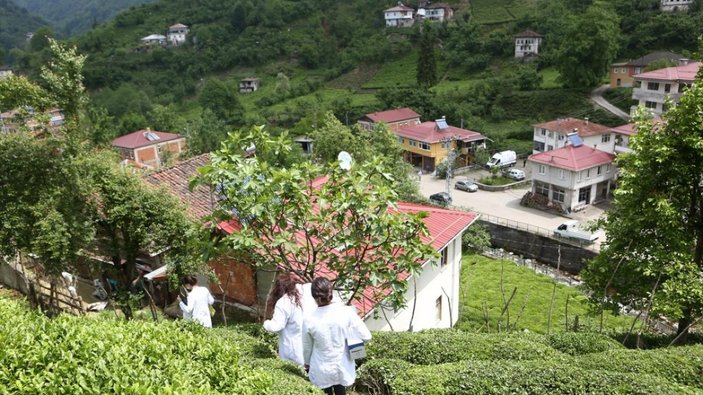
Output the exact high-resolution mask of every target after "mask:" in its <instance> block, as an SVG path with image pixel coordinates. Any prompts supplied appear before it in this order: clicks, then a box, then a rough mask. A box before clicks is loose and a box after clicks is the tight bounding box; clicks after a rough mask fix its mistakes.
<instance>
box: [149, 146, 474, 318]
mask: <svg viewBox="0 0 703 395" xmlns="http://www.w3.org/2000/svg"><path fill="white" fill-rule="evenodd" d="M209 161H210V158H209V155H208V154H205V155H200V156H197V157H194V158H191V159H189V160H187V161H183V162H180V163H178V164H176V165H175V166H172V167H169V168H164V169H161V170H158V171H156V172H154V173H151V174H149V175H147V176H145V180H146V182H147V183H149V184H151V185H153V186H154V187H158V188H165V190H167V191H168V192H169V193H172V194H174V195H175V196H176V197H178V199H179V200H180V201H181V202H183V203H184V204H185V206H186V207H187V213H188V215H189V216H190V217H191V218H193V219H194V220H200V219H201V218H202V217H204V216H206V215H207V214H210V213H211V212H212V209H213V206H214V205H215V204H217V201H216V199H214V197H213V194H212V193H211V191H210V190H209V189H208V188H205V187H202V186H200V187H198V188H196V189H194V190H193V191H191V190H190V189H188V183H189V180H190V179H191V178H192V177H194V176H195V175H197V168H198V167H200V166H203V165H206V164H208V163H209ZM323 182H325V178H319V179H316V180H314V181H313V182H312V186H313V187H317V186H319V185H320V184H321V183H323ZM397 211H398V212H400V213H417V212H419V211H424V212H427V213H428V215H427V216H426V217H425V218H423V221H424V223H425V225H426V226H427V229H428V231H429V232H428V235H426V236H422V241H423V242H425V243H427V244H430V245H432V247H433V248H434V249H435V250H436V251H437V252H438V255H439V258H438V259H434V260H429V261H427V262H424V264H423V271H422V272H421V273H420V274H419V275H418V276H417V277H416V278H412V277H408V275H407V274H401V276H402V277H404V279H405V280H407V281H409V288H408V291H407V294H406V295H405V296H406V300H407V301H408V304H407V306H408V307H407V308H406V309H403V310H400V311H392V310H384V307H383V305H382V303H381V302H382V300H377V299H376V298H375V297H374V295H375V294H377V292H375V290H374V289H372V288H369V289H367V290H365V291H364V297H363V298H362V299H361V300H359V301H354V302H353V305H354V306H355V307H356V309H357V312H358V313H359V315H360V316H361V317H362V318H363V319H364V321H365V322H366V324H367V326H368V327H369V328H370V329H372V330H390V329H391V328H393V329H395V330H398V328H403V330H407V329H408V328H410V327H412V330H422V329H429V328H448V327H451V326H453V325H454V324H455V323H456V321H457V319H458V316H459V310H458V309H459V284H460V282H459V278H460V270H461V256H462V254H461V248H462V246H461V238H462V235H463V234H464V232H465V231H466V229H468V227H469V226H471V224H473V223H474V222H475V221H476V220H477V219H478V214H476V213H473V212H466V211H455V210H448V209H444V208H440V207H436V206H425V205H420V204H414V203H404V202H400V203H398V204H397ZM218 228H219V230H220V231H221V232H223V233H225V234H227V233H232V232H237V231H239V229H241V228H240V225H239V223H238V222H237V221H236V220H231V221H225V222H222V223H220V224H219V225H218ZM210 267H211V268H212V269H213V271H214V272H215V274H216V275H217V277H218V279H219V285H218V284H211V285H210V290H211V292H212V293H213V294H214V295H216V298H217V299H218V300H221V297H222V296H224V297H225V299H226V300H227V302H228V303H229V304H230V305H234V306H238V307H240V308H246V309H248V310H250V311H263V309H262V307H263V306H264V304H265V303H266V297H267V295H268V292H269V288H270V286H271V283H272V281H273V275H274V274H273V273H272V272H271V271H257V270H255V269H254V268H253V267H252V266H251V265H248V264H246V263H242V262H238V261H234V260H232V259H228V258H223V259H219V260H216V261H213V262H210ZM413 309H414V313H413ZM374 313H377V314H374ZM411 324H412V325H411Z"/></svg>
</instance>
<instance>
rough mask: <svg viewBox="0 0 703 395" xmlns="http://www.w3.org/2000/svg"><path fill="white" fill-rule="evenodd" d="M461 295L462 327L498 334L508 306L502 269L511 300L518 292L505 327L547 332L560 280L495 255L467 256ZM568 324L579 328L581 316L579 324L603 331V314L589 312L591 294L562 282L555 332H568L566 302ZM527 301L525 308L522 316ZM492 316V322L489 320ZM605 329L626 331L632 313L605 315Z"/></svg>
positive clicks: (556, 308)
mask: <svg viewBox="0 0 703 395" xmlns="http://www.w3.org/2000/svg"><path fill="white" fill-rule="evenodd" d="M462 264H463V266H462V272H461V297H460V305H459V324H458V327H459V328H462V329H467V330H480V331H485V332H493V331H496V330H497V326H498V318H499V316H500V313H501V309H502V307H503V296H502V294H501V290H500V287H501V268H502V272H503V274H502V276H503V289H504V291H505V298H506V299H507V298H509V297H510V294H511V293H512V292H513V289H514V288H517V291H516V293H515V296H514V298H513V300H512V302H511V304H510V306H509V308H508V309H507V311H506V313H505V314H504V316H503V319H502V327H503V328H505V327H506V325H507V324H508V318H509V323H510V325H511V326H512V325H516V329H518V330H521V329H527V330H530V331H532V332H537V333H547V316H548V311H549V305H550V301H551V296H552V290H553V289H554V284H555V282H554V281H553V280H552V279H551V278H550V277H547V276H545V275H541V274H537V273H535V272H534V271H533V270H531V269H529V268H526V267H521V266H517V265H515V264H514V263H512V262H510V261H503V262H502V263H501V261H499V260H494V259H490V258H487V257H484V256H480V255H467V256H465V257H464V260H463V262H462ZM567 298H568V300H569V304H568V322H569V324H570V325H572V326H573V322H574V319H575V318H576V317H577V316H578V320H579V325H580V326H581V327H587V328H591V329H596V330H597V329H599V324H600V315H599V314H598V315H597V314H594V313H592V312H591V311H590V310H589V304H588V301H587V297H586V295H584V294H583V293H582V292H581V291H579V290H578V289H575V288H572V287H568V286H566V285H561V284H558V285H557V288H556V294H555V298H554V307H553V312H552V320H551V332H563V331H565V319H566V316H565V314H566V309H567V307H566V301H567ZM523 303H524V305H525V309H524V312H523V313H522V315H521V316H520V318H519V320H517V318H518V316H519V315H520V311H521V309H522V306H523ZM484 311H485V312H487V315H488V324H486V319H485V318H484ZM516 320H517V324H516ZM603 321H604V324H603V325H604V329H605V330H607V331H619V332H626V331H627V330H629V327H630V325H631V324H632V318H631V317H625V316H613V315H612V314H610V313H606V314H605V315H604V320H603Z"/></svg>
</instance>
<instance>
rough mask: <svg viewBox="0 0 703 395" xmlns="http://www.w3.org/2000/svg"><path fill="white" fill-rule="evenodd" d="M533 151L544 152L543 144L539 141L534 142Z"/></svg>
mask: <svg viewBox="0 0 703 395" xmlns="http://www.w3.org/2000/svg"><path fill="white" fill-rule="evenodd" d="M535 151H538V152H544V143H543V142H541V141H535Z"/></svg>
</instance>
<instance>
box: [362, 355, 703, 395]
mask: <svg viewBox="0 0 703 395" xmlns="http://www.w3.org/2000/svg"><path fill="white" fill-rule="evenodd" d="M357 383H358V386H359V387H361V388H366V389H367V390H368V392H369V393H371V394H406V395H411V394H418V395H420V394H422V395H426V394H430V395H445V394H446V395H449V394H515V393H520V394H535V395H537V394H545V393H551V392H554V393H562V394H569V393H571V394H606V393H607V394H641V395H645V394H652V393H661V394H694V393H697V392H698V391H697V390H696V389H695V388H693V387H685V386H682V385H679V384H676V383H673V382H671V381H669V380H668V379H667V377H666V376H652V375H646V374H641V375H640V374H625V373H619V372H617V371H603V370H597V369H594V370H589V369H585V368H582V367H579V366H578V365H575V364H564V363H563V362H560V363H557V362H556V361H552V362H547V363H545V362H543V361H540V362H524V363H520V362H512V361H509V362H489V361H463V362H455V363H448V364H441V365H434V366H412V365H408V364H403V363H400V364H399V363H398V361H396V360H393V359H380V360H375V361H370V362H367V363H366V364H364V365H363V366H362V367H361V369H360V370H359V378H358V379H357Z"/></svg>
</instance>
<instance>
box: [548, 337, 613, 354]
mask: <svg viewBox="0 0 703 395" xmlns="http://www.w3.org/2000/svg"><path fill="white" fill-rule="evenodd" d="M547 344H549V345H550V346H552V347H553V348H554V349H556V350H559V351H561V352H563V353H565V354H569V355H583V354H592V353H597V352H603V351H608V350H614V349H622V348H624V347H623V345H622V344H620V343H618V342H617V341H615V340H613V339H612V338H610V337H608V336H605V335H601V334H599V333H582V332H581V333H579V332H562V333H557V334H554V335H551V336H549V337H547Z"/></svg>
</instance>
